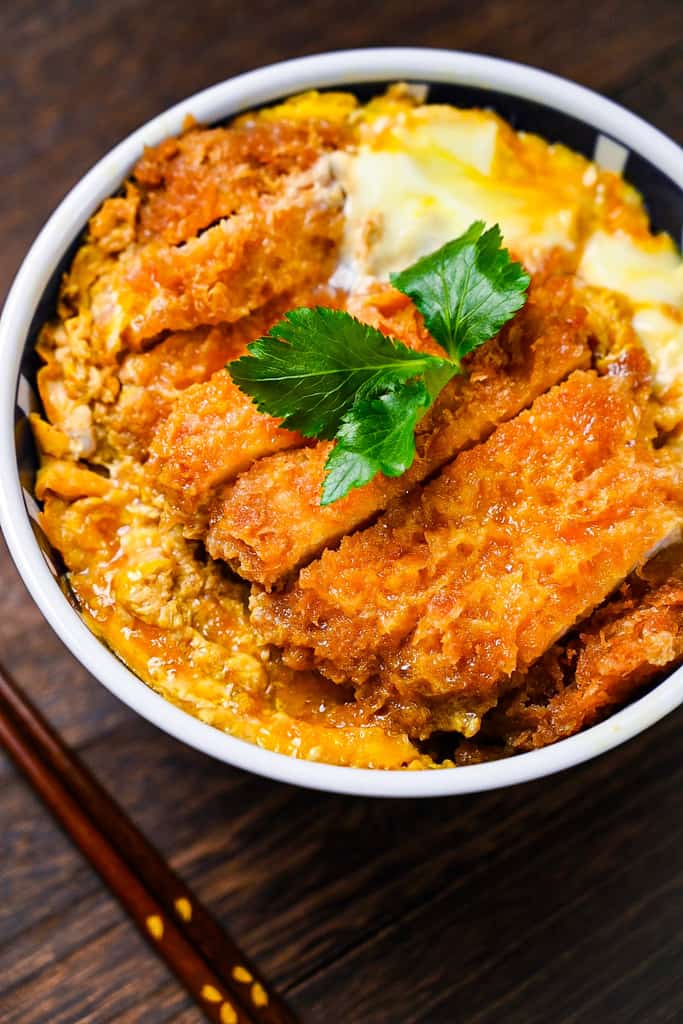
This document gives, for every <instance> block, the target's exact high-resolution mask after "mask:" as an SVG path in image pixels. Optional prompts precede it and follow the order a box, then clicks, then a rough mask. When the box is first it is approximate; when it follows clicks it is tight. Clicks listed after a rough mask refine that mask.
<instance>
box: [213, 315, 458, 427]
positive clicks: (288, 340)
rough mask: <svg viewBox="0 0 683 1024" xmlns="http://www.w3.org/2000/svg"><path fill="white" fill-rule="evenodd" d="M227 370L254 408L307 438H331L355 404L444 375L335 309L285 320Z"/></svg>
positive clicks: (425, 358)
mask: <svg viewBox="0 0 683 1024" xmlns="http://www.w3.org/2000/svg"><path fill="white" fill-rule="evenodd" d="M247 351H248V353H249V354H248V355H246V356H242V357H241V358H240V359H236V360H235V361H234V362H232V363H229V364H228V370H229V372H230V375H231V376H232V379H233V380H234V382H235V384H237V386H238V387H239V388H240V389H241V390H242V391H244V392H245V393H246V394H248V395H250V396H251V398H253V400H254V402H255V404H256V407H257V408H258V409H259V410H260V411H261V412H265V413H269V414H270V415H271V416H279V417H281V418H282V421H283V423H282V425H283V426H284V427H287V428H288V429H290V430H298V431H299V432H300V433H302V434H304V435H305V436H306V437H321V438H327V439H332V438H334V437H335V435H336V433H337V431H338V430H339V428H340V426H341V423H342V420H343V418H344V416H345V415H346V413H347V412H348V411H349V410H350V409H351V407H352V406H353V405H354V403H355V402H357V401H360V400H362V399H365V398H370V397H372V396H373V395H375V394H378V393H380V392H382V391H384V390H386V389H387V388H388V387H393V386H394V385H397V384H403V383H405V381H408V380H411V379H412V378H415V377H419V376H421V375H422V374H424V373H425V372H427V371H430V374H431V378H435V379H440V378H441V377H442V376H443V374H444V373H447V374H448V375H450V367H449V363H448V361H447V360H445V359H438V358H437V357H435V356H430V355H427V354H425V353H423V352H415V351H414V350H413V349H411V348H408V347H407V346H406V345H402V344H401V342H399V341H395V340H394V339H392V338H387V337H386V335H384V334H382V332H381V331H378V330H377V329H376V328H374V327H370V326H369V325H368V324H364V323H361V322H360V320H356V319H355V317H352V316H351V315H350V314H349V313H344V312H342V311H341V310H337V309H325V308H323V307H321V306H318V307H316V308H314V309H309V308H306V307H302V308H300V309H294V310H292V311H291V312H289V313H285V317H284V319H283V320H281V321H280V322H279V323H277V324H275V326H274V327H271V329H270V330H269V332H268V334H267V335H266V336H265V337H263V338H259V339H258V340H257V341H254V342H252V343H251V344H250V345H249V346H247Z"/></svg>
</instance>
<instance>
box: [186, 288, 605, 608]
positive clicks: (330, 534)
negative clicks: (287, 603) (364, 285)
mask: <svg viewBox="0 0 683 1024" xmlns="http://www.w3.org/2000/svg"><path fill="white" fill-rule="evenodd" d="M397 294H398V293H396V292H393V296H396V295H397ZM389 302H392V296H391V294H389V295H387V303H386V305H385V306H384V307H383V309H382V313H383V315H382V318H381V319H380V317H379V316H375V317H373V316H372V312H373V310H372V309H368V307H367V305H366V306H365V308H363V309H362V310H360V309H359V310H357V312H358V314H359V315H360V316H361V317H362V318H363V319H366V320H369V321H371V322H372V321H373V320H374V322H375V325H376V326H378V327H379V328H380V329H381V330H383V331H385V333H387V334H393V335H394V336H396V337H399V338H400V339H401V340H402V341H403V342H404V343H405V344H408V345H411V347H418V346H419V344H420V341H421V333H422V332H424V326H423V324H422V322H421V318H419V314H417V313H416V311H415V309H414V307H413V306H412V304H410V303H408V302H407V300H406V299H405V298H404V297H401V296H399V298H398V299H393V305H392V306H390V305H389ZM376 311H377V307H376V305H375V307H374V312H375V313H376ZM409 313H410V314H411V316H410V319H409V318H408V314H409ZM585 322H586V312H585V310H584V309H583V308H582V307H581V306H580V305H578V304H577V303H576V302H575V301H574V300H573V297H572V288H571V283H570V281H569V280H568V279H567V278H563V277H556V278H551V279H550V280H549V281H547V282H546V283H544V284H542V285H540V286H539V287H537V288H533V289H532V292H531V296H530V299H529V302H528V304H527V305H526V307H525V308H524V310H523V311H522V312H521V313H520V314H519V315H518V316H517V317H516V318H515V319H514V321H513V322H512V323H511V324H510V325H509V326H508V327H507V328H505V330H504V331H503V332H502V333H501V335H500V337H498V338H496V339H493V340H492V341H490V342H489V343H488V344H487V345H485V346H484V347H483V348H481V349H479V350H477V351H476V352H475V353H474V354H473V355H472V356H470V357H469V359H468V360H467V376H464V377H456V378H455V379H454V380H452V381H451V383H450V384H449V385H448V386H447V387H446V388H445V389H444V391H443V392H442V393H441V395H440V396H439V398H438V399H437V402H436V404H435V406H434V408H433V409H432V410H431V411H430V412H429V413H428V415H427V416H426V417H425V418H424V419H423V420H422V421H421V423H420V424H419V425H418V428H417V432H416V447H417V455H416V458H415V461H414V463H413V465H412V467H411V468H410V470H409V471H408V472H407V473H405V474H404V475H403V476H401V477H399V478H394V479H388V478H387V477H384V476H382V475H380V476H377V477H375V479H374V480H372V481H371V482H370V483H369V484H366V486H365V487H362V488H360V489H358V490H355V491H352V492H350V494H348V495H347V496H346V497H345V498H343V499H341V500H340V501H337V502H335V503H334V504H332V505H328V506H321V505H320V494H321V490H322V485H323V480H324V477H325V471H324V466H325V460H326V459H327V456H328V454H329V451H330V448H331V445H330V444H318V445H316V446H315V447H314V448H305V449H299V450H297V451H288V452H283V453H280V454H278V455H275V456H273V457H272V458H269V459H267V460H264V461H262V462H259V463H257V464H256V465H255V466H254V467H253V468H252V469H251V470H250V471H249V472H248V473H245V474H243V475H242V476H240V477H239V479H238V480H237V481H236V482H235V483H234V484H233V485H232V486H230V487H229V488H227V490H226V491H225V492H224V493H222V494H221V495H220V496H219V498H218V500H217V502H216V503H215V504H214V506H213V508H212V509H211V514H210V523H211V526H210V529H209V532H208V535H207V540H206V542H207V548H208V550H209V552H210V553H211V555H212V556H213V557H214V558H223V559H225V560H226V561H228V562H230V563H231V564H232V565H233V567H234V568H235V569H236V571H237V572H239V574H240V575H241V576H244V577H246V578H247V579H250V580H253V581H255V582H258V583H261V584H263V585H264V586H265V587H267V588H269V589H270V588H271V587H272V586H273V585H274V584H276V583H277V582H278V581H279V580H281V579H282V578H283V577H285V576H287V575H288V574H290V573H291V572H292V571H293V570H294V569H296V568H297V567H298V566H299V565H301V564H304V563H306V562H307V561H310V559H311V558H312V557H314V556H315V555H317V554H319V553H320V551H321V550H322V549H323V548H325V547H328V546H330V545H332V544H334V543H335V542H336V541H338V540H339V538H340V537H342V536H344V534H346V533H349V532H351V531H352V530H354V529H356V528H357V527H358V526H360V525H362V524H363V523H365V522H367V521H368V520H370V519H371V518H372V517H373V516H374V515H376V514H377V513H378V512H381V511H382V510H383V509H385V508H386V507H387V506H388V505H389V504H390V502H391V501H392V500H394V499H396V498H398V497H400V496H401V495H402V494H405V493H407V492H408V491H409V490H410V489H411V488H412V487H414V486H415V484H417V483H420V482H421V481H422V480H424V479H426V478H427V477H428V476H430V475H432V474H433V473H434V472H435V471H436V470H437V469H439V468H440V467H441V466H442V465H444V463H446V462H448V461H449V460H450V459H452V458H453V456H454V455H455V454H456V453H457V452H458V451H460V450H461V449H462V448H464V447H466V446H468V445H471V444H473V443H474V442H477V441H480V440H482V439H483V438H485V437H487V436H488V435H489V434H490V433H491V431H492V430H493V429H494V427H495V426H496V425H497V424H498V423H501V422H503V421H504V420H507V419H509V418H510V417H512V416H514V415H516V414H517V413H518V412H519V411H520V410H521V409H523V408H524V407H525V406H527V405H529V404H530V403H531V402H532V401H533V399H534V398H536V397H537V396H538V395H540V394H542V393H543V392H544V391H546V390H547V388H549V387H551V386H552V385H553V384H555V383H557V381H558V380H561V379H562V378H563V377H565V376H566V375H567V374H568V373H570V372H571V371H572V370H575V369H577V368H579V367H586V366H588V364H589V362H590V354H591V353H590V347H589V336H588V331H587V330H586V326H585Z"/></svg>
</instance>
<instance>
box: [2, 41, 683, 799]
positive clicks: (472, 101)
mask: <svg viewBox="0 0 683 1024" xmlns="http://www.w3.org/2000/svg"><path fill="white" fill-rule="evenodd" d="M427 59H428V58H427ZM301 63H303V62H301ZM492 63H494V64H501V63H502V62H498V61H494V62H492ZM512 67H514V66H512ZM535 74H538V73H535ZM360 77H361V81H360V82H359V83H354V84H353V85H350V86H349V85H346V84H343V85H342V86H341V87H343V88H345V89H350V90H351V91H353V92H354V93H356V95H358V97H359V98H360V99H362V100H366V99H369V98H370V97H371V96H373V95H376V94H378V93H381V92H382V91H383V90H384V88H385V87H386V86H387V85H388V84H390V83H391V82H392V81H396V79H397V77H404V78H405V77H407V79H408V80H416V81H417V80H419V81H420V82H425V81H427V83H428V84H429V100H430V101H431V102H443V103H452V104H454V105H456V106H460V107H488V108H492V109H493V110H495V111H496V112H497V113H499V114H501V115H502V116H503V117H504V118H505V119H506V120H507V121H508V122H509V123H510V124H511V125H512V126H513V127H514V128H515V129H517V130H522V131H529V132H534V133H536V134H539V135H542V136H543V137H545V138H546V139H548V140H549V141H551V142H561V143H563V144H564V145H567V146H569V147H570V148H572V149H574V150H576V151H578V152H580V153H582V154H584V155H585V156H587V157H589V158H595V159H596V160H597V161H598V162H599V163H601V164H602V165H603V166H607V167H609V168H610V169H612V170H615V171H618V172H621V173H623V175H624V177H625V178H626V179H627V180H628V181H629V182H630V183H631V184H633V185H634V186H635V187H636V188H637V189H638V190H639V191H640V192H641V194H642V195H643V197H644V200H645V204H646V207H647V209H648V212H649V214H650V217H651V221H652V225H653V228H654V230H655V231H666V232H668V233H669V234H670V235H672V237H673V238H674V239H676V240H679V239H680V238H681V233H682V229H683V190H682V189H681V186H680V184H677V183H676V182H674V181H673V180H672V179H671V178H670V177H669V176H668V175H667V174H666V173H664V172H663V171H662V170H660V169H659V168H658V167H657V166H656V165H655V164H654V163H653V162H651V160H649V159H648V158H647V157H646V156H645V155H643V154H642V153H640V152H638V151H637V150H636V149H635V148H634V146H633V145H632V144H631V145H630V146H629V145H627V144H626V143H625V142H624V141H623V139H622V138H620V136H619V126H618V123H617V124H615V134H607V133H606V132H605V131H602V130H600V129H598V128H596V127H594V126H593V125H591V124H589V123H588V122H587V121H585V120H582V119H579V118H578V117H575V116H572V115H571V114H569V113H567V112H565V111H564V110H560V109H556V108H555V107H553V106H549V105H545V104H543V103H541V102H538V101H537V100H534V99H529V98H525V97H523V96H520V95H515V94H513V93H512V92H505V91H501V90H499V89H497V88H495V89H494V88H490V89H489V88H483V87H478V86H473V85H462V84H451V83H448V82H444V81H435V82H432V83H429V81H428V78H425V77H420V78H419V79H418V78H417V76H414V77H413V76H400V75H399V76H397V75H391V76H387V77H386V78H384V79H382V80H379V81H378V80H373V81H371V82H364V81H362V76H360ZM373 79H374V76H373ZM347 80H348V79H347ZM554 81H557V80H554ZM337 87H338V88H339V86H337ZM569 88H575V87H573V86H570V87H569ZM297 91H301V86H299V87H298V88H297V87H294V88H291V89H288V90H285V91H282V92H281V93H280V97H279V98H284V97H285V96H286V95H290V94H291V93H292V92H297ZM539 94H540V93H539ZM274 98H275V97H273V99H274ZM268 102H272V99H269V101H268ZM602 102H604V101H602ZM254 105H256V104H254V103H248V104H245V105H243V106H241V107H239V106H238V107H231V108H230V113H229V117H226V118H225V120H229V119H231V118H232V117H233V116H235V115H236V114H238V113H240V112H241V111H242V110H245V109H253V107H254ZM185 109H187V110H190V111H191V110H192V101H189V103H187V104H185ZM615 109H618V108H615ZM214 123H221V122H220V121H218V122H214ZM85 219H86V218H85V217H84V222H85ZM84 222H83V223H82V224H81V225H80V229H79V230H76V231H74V234H73V237H72V238H71V242H70V245H69V246H68V248H67V249H66V251H65V252H64V254H63V256H62V258H61V259H60V260H59V261H58V263H57V265H55V266H54V269H53V271H52V273H51V275H50V277H49V280H48V281H47V284H46V285H45V286H44V288H43V290H42V293H41V294H40V298H39V299H38V301H37V303H36V304H35V307H34V308H35V312H34V314H33V318H32V321H31V325H30V327H29V329H28V330H27V331H26V332H25V336H24V338H23V340H22V355H21V364H20V365H21V369H20V373H19V376H18V381H17V388H16V401H15V407H14V453H15V457H16V467H17V469H18V474H19V479H20V481H21V486H22V490H23V497H24V502H25V506H26V511H27V513H28V517H29V519H30V522H31V527H32V529H33V533H34V536H35V538H36V540H37V542H38V545H39V546H40V549H41V550H42V553H43V555H44V558H45V561H46V562H47V565H48V567H49V569H50V572H51V573H52V576H53V577H54V579H55V580H56V581H58V583H59V585H60V587H61V589H62V592H63V594H64V595H65V596H66V598H67V599H68V600H69V601H70V602H71V603H72V605H73V606H74V608H75V609H76V610H78V608H77V603H76V601H75V599H74V598H73V596H72V594H71V591H70V589H69V587H68V585H67V584H66V583H65V578H64V566H63V562H62V559H61V556H60V554H59V552H57V551H56V550H54V549H53V548H52V546H51V545H50V543H49V541H48V540H47V538H46V537H45V535H44V533H43V531H42V529H41V527H40V524H39V522H38V513H39V507H38V505H37V503H36V501H35V499H34V498H33V494H32V487H33V481H34V478H35V471H36V466H37V458H36V451H35V447H34V444H33V440H32V435H31V430H30V428H29V424H28V420H27V414H28V413H29V412H31V411H34V410H36V409H39V408H40V402H39V399H38V397H37V391H36V388H35V376H36V372H37V369H38V366H39V361H38V358H37V356H36V354H35V351H34V346H35V342H36V337H37V333H38V331H39V329H40V326H41V325H42V323H43V322H44V321H45V320H46V319H47V318H48V317H49V316H50V315H51V314H52V312H53V310H54V307H55V301H56V296H57V291H58V288H59V282H60V280H61V277H62V274H63V273H64V271H65V269H66V268H67V266H68V265H69V263H70V261H71V260H72V258H73V255H74V252H75V250H76V249H77V247H78V246H79V244H80V242H81V238H82V232H83V229H84V227H85V223H84ZM15 344H16V342H15ZM6 514H7V513H6ZM15 558H16V553H15ZM20 568H21V566H20ZM32 589H33V588H32ZM33 592H34V597H35V596H36V594H35V590H34V591H33ZM39 603H40V604H41V606H42V602H41V601H39ZM43 610H45V608H44V606H43ZM51 621H52V619H51ZM53 624H54V622H53ZM101 646H102V647H103V648H104V645H103V644H101ZM72 649H73V648H72ZM105 650H107V649H105ZM77 653H78V652H77ZM107 657H108V658H111V657H112V655H111V652H108V653H107ZM681 681H682V682H683V679H682V680H681ZM680 689H681V691H682V692H681V694H680V696H678V697H677V699H676V700H675V701H673V702H670V705H671V706H675V704H677V703H680V701H681V700H683V686H681V687H680ZM124 699H125V698H124ZM129 702H130V701H129ZM130 703H132V702H130ZM635 703H638V702H635ZM176 710H177V709H176ZM629 710H632V709H629ZM143 713H144V712H143ZM662 713H664V712H663V711H662V712H660V713H659V714H657V715H655V716H654V717H651V720H652V721H654V720H656V717H661V714H662ZM179 714H180V715H184V713H183V712H179ZM621 714H623V712H622V713H619V714H617V715H616V716H613V719H612V721H615V722H617V727H618V720H619V718H620V715H621ZM148 717H149V716H148ZM152 717H154V716H152ZM185 717H189V716H186V715H185ZM196 724H198V725H200V727H201V729H202V730H209V729H210V727H208V726H204V725H202V724H201V723H196ZM605 724H607V723H603V725H605ZM646 724H648V723H647V722H646ZM164 727H166V726H164ZM643 727H644V726H641V727H640V728H643ZM601 728H603V726H596V727H593V729H590V730H588V731H587V733H595V732H596V730H599V729H601ZM169 731H172V732H174V734H176V735H178V734H179V733H181V732H182V731H183V730H182V729H179V728H170V727H169ZM213 731H214V732H215V730H213ZM628 731H629V734H632V733H633V732H637V731H639V729H638V728H637V727H636V728H631V729H629V730H628ZM196 735H199V733H196ZM220 735H221V736H222V738H223V739H226V737H224V735H223V734H220ZM584 735H585V734H584ZM181 738H184V739H188V737H187V736H184V735H182V736H181ZM577 738H578V737H574V738H572V739H570V740H564V741H562V743H561V744H559V746H563V745H566V744H571V743H572V742H573V740H575V739H577ZM624 738H625V737H624ZM228 739H229V740H230V741H231V742H232V744H237V746H245V744H243V743H242V741H236V740H234V739H232V738H228ZM188 741H189V742H193V743H195V745H199V746H201V747H202V748H203V749H207V744H206V743H205V742H203V743H198V742H196V741H195V739H193V738H189V739H188ZM616 742H619V740H618V739H616V740H613V741H612V742H608V743H607V744H606V745H605V744H601V743H599V742H597V741H596V743H595V744H593V745H592V746H591V745H590V744H586V743H585V742H584V744H583V750H584V752H583V754H579V756H569V758H568V759H567V758H565V759H558V758H555V761H556V762H558V763H557V764H555V763H554V761H553V759H552V758H549V757H548V751H549V750H550V749H551V748H548V749H546V750H545V751H536V752H534V753H532V754H525V755H518V756H517V757H516V758H513V759H511V760H512V761H514V762H518V761H521V760H524V759H529V758H536V761H537V767H536V768H534V769H533V770H532V771H531V772H527V773H526V775H525V773H524V772H522V775H521V776H520V775H519V773H518V772H517V773H516V772H508V773H507V775H508V776H509V777H508V778H505V779H504V778H502V776H500V772H499V773H498V777H496V781H493V780H494V775H493V773H489V774H490V779H491V781H490V782H488V783H487V782H486V778H485V777H486V770H487V769H489V768H493V767H494V766H493V765H482V766H472V767H466V768H458V769H454V770H452V771H449V772H439V773H398V772H389V773H378V772H374V773H368V772H367V771H364V770H358V769H345V768H334V767H331V766H320V765H313V764H309V765H308V767H309V768H310V773H309V774H310V777H305V772H304V773H303V775H302V773H299V775H300V777H298V778H295V779H291V781H297V782H299V783H300V784H304V785H309V786H320V787H321V788H329V789H335V790H341V791H346V792H369V791H374V792H376V793H378V794H381V793H383V792H386V787H383V786H381V785H380V786H372V787H370V788H369V787H368V786H365V785H364V786H362V787H361V788H358V786H356V785H355V784H352V783H350V782H349V783H345V782H342V781H341V778H342V775H345V776H347V777H348V776H349V773H355V775H356V776H361V775H368V774H374V775H375V776H376V775H384V776H386V775H394V776H396V775H402V776H403V777H404V778H405V776H406V775H409V776H412V777H413V778H414V777H415V776H416V775H424V774H429V775H430V776H432V777H434V775H445V774H447V775H453V774H454V773H455V772H457V774H458V776H459V777H460V783H462V784H458V785H451V786H448V785H446V786H439V787H437V789H438V790H439V791H440V792H444V793H445V792H458V791H468V790H469V791H471V790H473V789H474V790H476V789H482V788H488V787H489V785H502V784H506V782H514V781H518V778H516V777H515V776H516V775H517V776H518V777H520V778H521V777H532V776H536V775H540V774H545V773H547V771H550V770H557V769H558V768H559V767H564V766H565V765H564V764H562V763H559V762H560V761H561V760H565V762H566V763H575V762H576V761H578V760H584V759H585V758H586V757H590V756H593V755H594V754H595V753H598V752H600V750H601V749H607V748H608V746H612V745H614V743H616ZM211 746H215V745H214V744H211ZM226 749H227V748H226ZM233 749H236V748H233ZM210 752H211V753H216V749H213V750H211V751H210ZM257 753H258V754H259V755H260V756H261V757H262V758H271V759H272V758H275V759H277V760H279V761H283V760H284V761H289V760H290V759H288V758H283V757H282V755H276V754H266V753H265V752H263V751H257ZM217 756H219V757H223V758H224V759H225V760H228V761H234V762H236V763H242V764H244V762H245V760H247V759H246V758H242V759H240V758H239V757H235V755H234V753H233V754H232V755H231V754H230V753H226V751H225V750H222V751H219V752H218V753H217ZM544 762H545V767H544ZM505 763H506V764H507V765H509V764H511V762H510V761H508V762H505ZM245 766H247V767H250V768H252V770H257V771H263V773H264V774H269V775H273V776H275V777H281V778H282V777H285V776H287V775H288V774H289V773H288V772H286V771H283V770H277V769H270V770H269V769H268V768H267V767H264V766H256V767H255V768H254V767H253V765H252V764H249V765H245ZM300 767H303V768H305V764H304V763H300ZM520 767H521V766H520ZM481 769H484V770H485V771H484V772H482V771H481ZM330 771H331V772H333V773H334V781H330V780H332V776H330V777H329V779H327V780H324V779H323V776H325V775H326V773H329V772H330ZM476 772H478V773H479V774H478V776H477V777H478V779H480V781H479V782H475V781H474V774H473V773H476ZM463 773H464V774H467V773H470V774H471V775H472V784H471V785H468V784H465V780H464V778H462V776H463ZM321 779H323V781H321ZM406 781H407V780H406ZM391 788H392V787H390V789H391ZM431 791H434V787H431ZM395 793H396V795H418V794H419V793H420V789H419V786H418V787H417V788H416V787H415V785H414V784H411V785H406V786H400V785H399V786H397V787H396V789H395ZM424 795H427V794H426V793H425V794H424Z"/></svg>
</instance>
